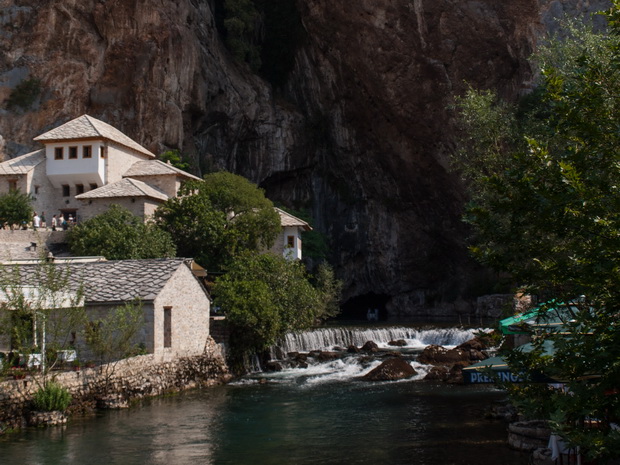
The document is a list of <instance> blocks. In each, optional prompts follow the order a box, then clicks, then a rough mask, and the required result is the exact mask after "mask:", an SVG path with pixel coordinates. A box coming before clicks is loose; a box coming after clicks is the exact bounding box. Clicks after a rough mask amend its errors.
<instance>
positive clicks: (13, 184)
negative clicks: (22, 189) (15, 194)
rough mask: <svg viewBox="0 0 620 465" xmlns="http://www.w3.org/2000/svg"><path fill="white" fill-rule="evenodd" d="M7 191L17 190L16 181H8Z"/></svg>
mask: <svg viewBox="0 0 620 465" xmlns="http://www.w3.org/2000/svg"><path fill="white" fill-rule="evenodd" d="M9 190H10V191H16V190H17V179H9Z"/></svg>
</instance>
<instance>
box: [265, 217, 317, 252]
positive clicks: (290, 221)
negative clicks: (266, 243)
mask: <svg viewBox="0 0 620 465" xmlns="http://www.w3.org/2000/svg"><path fill="white" fill-rule="evenodd" d="M276 211H277V212H278V215H280V223H281V225H282V229H281V231H280V234H279V235H278V237H276V240H275V242H274V244H273V247H272V248H271V249H270V251H271V252H273V253H275V254H277V255H280V254H282V256H283V257H284V258H287V259H289V260H301V233H302V232H303V231H311V230H312V227H311V226H310V225H309V224H308V223H307V222H305V221H304V220H302V219H300V218H297V217H296V216H293V215H291V214H290V213H287V212H285V211H284V210H281V209H280V208H276Z"/></svg>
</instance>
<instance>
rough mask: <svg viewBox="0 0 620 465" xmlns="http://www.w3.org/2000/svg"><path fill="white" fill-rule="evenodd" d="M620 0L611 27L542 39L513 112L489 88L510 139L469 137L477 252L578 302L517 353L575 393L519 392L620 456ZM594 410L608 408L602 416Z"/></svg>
mask: <svg viewBox="0 0 620 465" xmlns="http://www.w3.org/2000/svg"><path fill="white" fill-rule="evenodd" d="M618 6H619V4H618V2H617V1H615V2H614V6H613V8H612V9H611V10H610V11H609V12H608V13H607V18H608V19H609V33H607V34H594V33H593V32H592V31H591V30H588V29H581V28H576V27H575V28H572V36H571V37H569V38H568V40H566V41H564V42H563V43H560V42H557V41H554V42H551V45H550V46H548V47H546V48H543V50H542V51H541V53H540V54H539V55H538V56H537V60H538V62H539V63H540V65H541V71H542V76H543V80H542V83H541V85H540V88H539V91H538V92H537V93H536V95H534V96H533V97H532V98H530V99H529V101H528V102H526V105H521V106H520V107H515V108H514V112H513V113H512V114H509V113H510V112H507V111H505V109H506V108H508V106H506V105H504V104H498V103H496V102H494V101H493V99H492V98H487V99H486V100H485V101H484V102H483V104H482V105H481V106H480V109H479V110H476V111H473V112H472V114H473V116H474V117H473V118H472V119H471V121H474V120H475V115H476V114H477V113H479V114H481V116H482V117H486V116H485V114H486V115H487V116H488V115H489V114H492V115H495V116H497V115H498V114H499V115H504V116H501V118H499V119H497V120H495V122H493V120H488V121H492V122H491V123H490V124H493V125H494V126H495V127H494V128H491V129H492V130H494V132H493V131H490V132H492V133H493V134H494V135H493V136H492V137H490V140H495V141H497V140H499V141H500V143H497V144H492V145H490V146H487V147H486V149H485V150H486V151H485V150H480V151H478V152H474V151H471V150H469V149H468V147H467V143H465V144H463V148H464V151H465V152H466V153H468V155H470V156H472V157H473V166H481V167H482V169H480V170H478V171H477V170H475V169H465V170H464V174H465V175H466V176H467V179H468V183H469V186H470V188H471V194H472V197H471V202H470V204H469V205H468V207H467V212H466V221H467V222H468V223H469V224H471V225H472V226H473V229H474V236H473V238H472V246H471V250H472V252H473V253H474V254H475V255H476V256H477V257H478V258H479V259H480V260H481V261H482V262H483V263H485V264H487V265H489V266H492V267H493V268H496V269H498V270H502V271H508V272H509V273H510V274H511V275H512V276H513V278H514V280H515V283H518V284H522V285H524V286H525V287H526V289H527V290H529V291H530V292H532V293H536V294H538V295H541V296H552V297H555V298H556V299H557V301H564V302H568V301H574V302H575V304H576V305H577V307H578V308H579V311H577V312H575V314H574V315H572V316H571V317H570V318H568V319H567V321H566V322H565V328H566V330H567V334H558V333H554V332H547V333H542V334H540V335H539V336H540V337H539V338H537V339H536V340H535V341H534V343H535V345H537V346H539V350H535V351H533V352H532V353H531V354H522V353H520V351H514V352H513V353H512V354H511V355H509V360H510V363H511V366H512V369H513V370H516V371H518V372H524V373H534V372H537V371H543V372H544V373H546V374H549V375H552V376H553V377H554V378H555V379H559V380H562V381H564V382H565V383H566V385H567V388H568V389H569V391H570V394H566V393H565V392H563V391H553V392H549V391H547V390H542V391H541V390H536V389H533V388H532V387H531V386H526V387H524V388H521V387H516V388H514V389H513V391H514V394H515V395H516V396H517V400H520V401H521V402H522V403H523V402H524V401H526V400H527V396H532V395H534V396H537V401H538V403H539V404H541V405H542V403H543V402H544V404H545V405H546V406H547V408H546V409H545V410H546V411H547V412H549V413H548V414H549V419H550V420H552V421H553V425H554V427H555V429H556V430H557V431H559V432H561V434H562V435H563V436H564V437H565V438H566V439H567V440H568V441H569V442H570V443H571V444H574V445H579V446H580V447H581V450H582V452H583V453H584V454H585V455H587V456H588V457H589V458H592V459H599V460H602V461H605V460H609V459H611V458H617V457H619V456H620V432H618V431H617V430H614V429H613V428H612V425H613V424H614V423H616V424H618V423H620V396H619V395H618V380H620V328H619V327H618V326H619V323H618V322H619V318H618V316H620V293H619V292H618V289H620V273H619V269H620V268H619V263H620V260H619V259H620V252H619V251H620V196H619V195H618V186H620V153H619V151H618V148H619V147H620V132H619V131H618V127H620V60H619V59H618V58H620V54H619V52H620V22H619V19H620V13H619V11H618ZM485 96H486V97H488V96H489V94H484V93H483V94H479V95H478V96H477V97H476V98H478V99H479V100H478V102H480V99H482V97H485ZM469 103H471V101H470V102H467V98H466V102H465V103H461V108H462V109H466V108H470V109H471V108H474V107H475V105H473V104H472V105H469ZM468 105H469V106H468ZM511 121H514V123H511ZM464 124H465V126H466V128H467V130H468V134H469V138H470V140H471V138H475V137H477V134H480V135H481V137H485V135H484V133H482V132H487V131H489V128H483V127H478V128H476V125H475V124H473V123H471V122H470V123H468V122H467V119H466V118H464ZM504 124H506V125H507V126H505V127H508V128H510V130H509V131H508V136H509V137H506V135H507V133H505V132H503V131H502V130H501V128H502V125H504ZM513 135H516V137H513ZM468 150H469V151H468ZM459 159H460V160H461V166H463V160H464V158H463V157H460V158H459ZM486 160H489V164H488V165H485V162H486ZM465 163H467V162H465ZM579 296H583V297H582V298H579V299H577V300H575V299H576V298H578V297H579ZM544 310H545V309H544V308H543V311H544ZM546 339H552V340H553V342H554V344H555V349H556V352H555V355H553V356H548V355H547V356H543V355H542V349H541V347H540V346H541V345H542V343H543V342H544V341H545V340H546ZM537 393H538V394H537ZM529 403H530V404H532V401H531V399H530V402H529ZM587 418H595V419H597V420H598V424H597V427H596V428H592V427H591V426H590V424H589V422H588V421H586V420H587Z"/></svg>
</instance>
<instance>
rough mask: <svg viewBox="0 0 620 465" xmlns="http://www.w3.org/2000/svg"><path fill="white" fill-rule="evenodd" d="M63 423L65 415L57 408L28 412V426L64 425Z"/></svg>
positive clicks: (65, 419) (65, 420) (65, 418)
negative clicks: (50, 410) (48, 410)
mask: <svg viewBox="0 0 620 465" xmlns="http://www.w3.org/2000/svg"><path fill="white" fill-rule="evenodd" d="M65 423H67V416H66V415H65V414H64V413H63V412H61V411H59V410H54V411H52V412H41V411H34V412H30V415H29V417H28V424H29V425H30V426H56V425H64V424H65Z"/></svg>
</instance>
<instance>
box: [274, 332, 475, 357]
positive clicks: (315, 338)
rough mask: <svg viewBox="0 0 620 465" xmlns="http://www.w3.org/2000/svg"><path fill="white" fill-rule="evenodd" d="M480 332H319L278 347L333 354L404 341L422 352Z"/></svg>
mask: <svg viewBox="0 0 620 465" xmlns="http://www.w3.org/2000/svg"><path fill="white" fill-rule="evenodd" d="M478 331H480V329H479V328H474V329H464V328H427V329H419V328H407V327H384V328H362V327H348V328H347V327H338V328H318V329H313V330H310V331H305V332H300V333H288V334H287V335H285V336H284V338H283V339H282V340H281V341H280V343H279V344H277V347H278V348H279V349H281V350H282V352H283V353H285V354H286V353H288V352H309V351H311V350H332V349H333V348H334V347H345V348H346V347H348V346H350V345H354V346H357V347H360V346H362V345H364V343H365V342H367V341H373V342H375V343H377V345H379V347H389V346H388V342H390V341H394V340H399V339H403V340H404V341H405V342H406V344H407V345H406V347H407V348H413V349H422V348H424V347H426V346H427V345H430V344H437V345H441V346H444V347H450V346H457V345H459V344H462V343H463V342H465V341H467V340H469V339H471V338H473V337H474V333H476V332H478Z"/></svg>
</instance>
